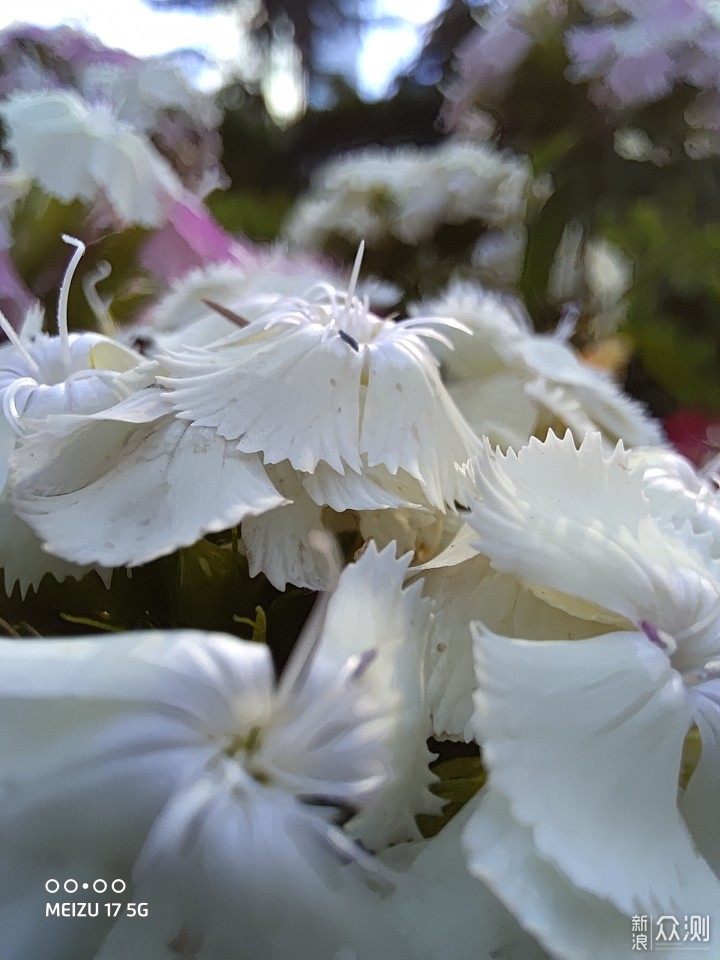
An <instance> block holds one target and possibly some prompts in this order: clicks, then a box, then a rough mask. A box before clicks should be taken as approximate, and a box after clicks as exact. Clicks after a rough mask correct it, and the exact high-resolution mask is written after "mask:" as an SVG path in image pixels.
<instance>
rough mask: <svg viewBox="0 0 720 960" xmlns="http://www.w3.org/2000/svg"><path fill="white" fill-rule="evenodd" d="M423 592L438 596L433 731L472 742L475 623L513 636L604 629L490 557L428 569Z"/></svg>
mask: <svg viewBox="0 0 720 960" xmlns="http://www.w3.org/2000/svg"><path fill="white" fill-rule="evenodd" d="M421 583H422V584H423V594H424V595H425V596H426V597H429V598H431V599H432V602H433V613H434V616H433V623H432V629H431V635H430V648H429V666H428V680H427V696H428V704H429V708H430V712H431V715H432V723H433V733H434V735H435V736H437V737H440V738H446V737H447V738H450V739H454V740H464V741H470V740H473V739H474V737H475V729H474V726H473V720H472V718H473V711H474V707H473V693H474V691H475V688H476V683H475V670H474V665H473V652H472V636H471V632H470V622H471V621H472V620H482V622H483V623H484V624H485V626H486V627H488V628H489V629H491V630H493V631H495V632H496V633H501V634H504V635H505V636H508V637H518V636H519V637H524V636H531V637H532V638H533V640H545V639H549V638H557V637H562V638H563V639H568V640H570V639H573V640H575V639H579V638H585V637H589V636H594V635H596V634H597V633H598V632H600V630H599V628H598V627H597V625H596V624H595V623H591V622H588V621H586V620H581V619H578V618H576V617H573V616H570V615H568V614H567V613H564V612H563V611H561V610H558V609H556V608H555V607H553V606H550V605H549V604H547V603H545V602H544V601H543V600H542V599H540V598H538V597H536V596H535V595H534V594H533V593H532V592H531V591H530V590H528V589H527V587H525V586H524V584H523V583H522V581H520V580H519V579H518V578H517V577H514V576H512V575H511V574H501V573H496V572H495V571H494V570H492V568H491V567H490V564H489V562H488V560H487V558H486V557H482V556H476V557H474V558H472V559H468V560H466V561H465V562H464V563H459V564H456V565H454V566H451V567H445V568H442V567H440V568H436V569H434V570H427V571H426V572H425V573H424V574H423V577H422V580H421Z"/></svg>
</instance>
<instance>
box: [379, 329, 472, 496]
mask: <svg viewBox="0 0 720 960" xmlns="http://www.w3.org/2000/svg"><path fill="white" fill-rule="evenodd" d="M425 351H426V348H425V347H424V345H422V344H419V345H416V344H414V343H405V342H403V341H401V340H400V339H399V338H388V339H385V340H379V341H378V342H376V343H374V344H372V345H371V346H370V347H369V348H368V357H369V360H368V389H367V398H366V401H365V410H364V414H363V422H362V428H361V433H360V444H361V448H362V452H363V453H364V454H365V455H366V456H367V462H368V465H369V466H371V467H373V466H375V465H377V464H383V465H384V466H385V467H387V469H388V470H389V471H390V473H396V472H397V471H398V470H405V471H406V472H407V473H409V474H410V475H411V476H413V477H415V478H416V479H417V480H419V481H420V483H422V485H423V490H424V494H425V496H426V498H427V500H428V502H429V503H430V504H431V506H434V507H437V508H439V509H443V507H444V506H445V504H452V503H453V502H454V501H459V502H460V503H465V502H466V501H467V497H468V494H469V490H470V485H469V483H468V480H467V477H466V476H465V474H464V473H463V472H462V471H461V470H460V469H458V467H459V466H462V465H463V464H464V463H465V462H466V461H467V460H468V459H469V458H470V457H471V456H473V455H474V453H475V452H476V451H477V450H478V449H479V447H480V441H479V440H478V438H477V436H476V435H475V434H474V432H473V431H472V429H471V428H470V426H469V425H468V424H467V423H466V422H465V420H464V419H463V417H462V415H461V414H460V411H459V410H458V409H457V407H456V406H455V404H454V403H453V402H452V400H451V399H450V396H449V395H448V393H447V391H446V389H445V387H444V386H443V385H442V383H441V381H440V377H439V376H438V372H437V369H436V367H435V366H434V364H433V361H432V359H431V358H430V356H429V354H428V355H427V357H426V356H425Z"/></svg>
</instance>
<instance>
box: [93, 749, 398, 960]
mask: <svg viewBox="0 0 720 960" xmlns="http://www.w3.org/2000/svg"><path fill="white" fill-rule="evenodd" d="M331 831H332V828H329V827H328V825H327V823H326V822H325V821H324V820H323V818H322V816H321V815H320V814H319V813H315V812H313V808H311V807H303V806H302V805H301V804H299V803H298V802H297V801H295V800H294V799H293V798H291V797H289V796H288V795H287V794H284V793H282V792H281V791H278V790H275V789H273V788H271V787H264V786H262V785H260V784H257V783H255V782H253V781H252V780H250V779H249V778H248V777H247V776H246V775H245V776H244V775H242V773H241V771H240V770H239V768H237V767H234V766H233V765H232V764H230V763H229V762H226V763H225V764H224V765H218V766H217V767H216V768H215V769H213V770H212V771H209V772H208V774H207V775H206V776H205V777H204V778H203V779H200V780H198V781H197V782H195V783H194V784H192V785H190V786H188V787H187V788H186V789H185V790H181V791H179V792H178V793H177V794H176V796H175V797H174V798H173V800H172V801H171V802H170V804H169V805H168V807H167V808H166V809H165V810H164V811H163V813H162V815H161V816H160V817H159V818H158V820H157V822H156V824H155V827H154V829H153V831H152V833H151V835H150V837H149V838H148V842H147V844H146V846H145V849H144V851H143V854H142V856H141V858H140V860H139V862H138V865H137V868H136V871H135V879H136V882H137V884H138V892H139V893H140V895H141V897H142V899H144V900H146V901H147V902H148V903H150V904H151V905H152V907H151V910H152V908H153V907H154V909H155V916H154V917H151V918H150V921H149V924H148V925H149V926H151V927H154V928H156V929H155V930H154V931H153V933H152V936H153V937H154V939H155V941H156V942H162V940H163V939H164V941H165V943H172V942H175V943H176V944H180V943H182V944H184V945H185V949H186V950H187V951H188V953H190V954H191V955H192V954H194V953H196V952H197V953H199V954H201V955H207V956H211V957H213V958H215V960H236V958H237V957H238V950H240V951H241V954H242V955H243V956H247V957H248V958H250V957H253V958H255V957H257V958H261V957H267V958H270V957H272V958H273V960H290V958H292V960H296V958H300V960H303V958H307V960H336V958H339V957H342V956H344V955H347V956H352V957H356V958H358V960H396V958H398V960H407V958H408V952H407V951H406V950H405V949H404V948H403V946H402V944H401V943H400V942H399V938H396V937H394V936H393V934H392V931H391V930H390V928H389V926H388V925H387V924H386V923H384V922H383V917H382V914H381V911H380V901H379V899H378V898H377V897H376V895H374V894H372V893H370V891H369V890H367V889H366V888H365V887H364V886H363V884H362V882H361V881H360V880H359V879H358V878H357V877H356V876H354V874H353V873H351V872H350V871H348V869H347V868H346V867H343V865H342V863H341V862H340V859H339V858H338V857H337V854H336V853H335V851H334V849H333V846H332V844H331V841H330V838H329V837H330V834H331ZM209 865H212V868H211V869H210V868H209ZM146 923H147V921H143V926H144V925H145V924H146ZM157 928H159V929H157ZM135 929H136V930H137V928H135ZM140 935H142V933H140ZM137 936H138V934H137V933H136V942H135V945H134V949H133V944H132V942H130V943H128V942H127V940H130V941H131V939H132V938H130V937H127V939H126V947H127V950H128V952H124V951H122V950H121V951H119V952H118V951H117V950H113V951H112V952H111V951H108V956H112V957H113V960H136V957H137ZM151 942H152V941H151ZM111 945H112V941H109V943H108V947H109V946H111ZM181 949H182V948H181ZM158 956H162V954H159V955H158Z"/></svg>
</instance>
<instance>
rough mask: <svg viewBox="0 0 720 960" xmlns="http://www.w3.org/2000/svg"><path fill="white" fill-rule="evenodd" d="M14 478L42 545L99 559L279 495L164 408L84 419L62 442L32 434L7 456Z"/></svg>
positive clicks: (16, 499) (131, 556) (137, 558)
mask: <svg viewBox="0 0 720 960" xmlns="http://www.w3.org/2000/svg"><path fill="white" fill-rule="evenodd" d="M13 484H14V487H13V494H12V496H13V505H14V507H15V510H16V512H17V513H18V515H19V516H20V517H21V518H22V519H23V520H25V521H26V522H27V523H29V524H30V526H31V527H32V528H33V530H34V531H35V532H36V533H37V534H38V536H39V537H40V538H41V539H42V540H43V541H44V542H45V545H46V549H47V550H49V551H50V552H51V553H55V554H57V555H58V556H62V557H65V558H66V559H70V560H73V561H74V562H77V563H101V564H104V565H105V566H122V565H128V566H137V565H139V564H142V563H147V562H148V561H150V560H153V559H155V558H156V557H160V556H164V555H165V554H168V553H172V551H173V550H176V549H177V548H178V547H182V546H188V545H189V544H192V543H195V542H196V541H197V540H199V539H200V537H202V536H203V535H204V534H206V533H209V532H213V531H218V530H225V529H228V528H229V527H233V526H235V525H236V524H238V523H239V522H240V521H241V520H243V519H244V518H245V517H247V516H250V515H253V514H257V513H262V512H263V511H265V510H270V509H272V508H273V507H276V506H278V505H279V504H282V503H284V502H285V499H284V498H283V497H282V496H281V495H280V494H279V493H278V492H277V491H276V490H275V488H274V487H273V485H272V484H271V482H270V480H269V479H268V477H267V475H266V473H265V470H264V468H263V466H262V464H261V463H260V461H259V458H258V457H253V456H244V455H242V454H239V453H237V452H236V451H235V450H233V449H232V446H231V445H230V444H228V443H227V442H226V441H224V440H223V439H222V438H220V437H218V436H217V434H216V433H215V432H214V431H212V430H208V429H206V428H200V427H193V426H191V425H190V424H189V423H187V422H184V421H181V420H177V419H175V418H174V417H173V416H166V417H163V418H160V419H158V420H156V421H154V422H151V423H141V424H139V425H138V424H128V423H126V422H122V421H120V422H112V421H109V420H104V421H94V422H86V423H85V424H84V425H81V426H80V427H79V428H78V429H77V430H76V431H75V432H74V433H73V434H71V435H69V436H66V437H64V438H63V439H62V443H61V444H60V443H58V442H54V443H52V442H49V438H48V437H47V435H44V434H42V433H41V434H36V435H34V436H33V437H31V438H30V439H29V440H28V441H27V442H25V443H23V444H21V445H20V446H19V447H18V449H17V450H16V451H15V453H14V455H13Z"/></svg>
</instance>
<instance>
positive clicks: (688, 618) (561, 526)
mask: <svg viewBox="0 0 720 960" xmlns="http://www.w3.org/2000/svg"><path fill="white" fill-rule="evenodd" d="M476 465H477V475H476V478H475V479H476V482H477V484H478V487H479V489H480V493H481V497H482V499H480V500H478V501H477V502H476V503H475V504H474V505H473V508H472V512H471V513H470V515H469V516H468V522H469V523H470V524H471V525H472V526H473V527H474V528H475V529H476V530H477V532H478V540H477V544H476V545H477V546H478V549H480V550H482V552H483V553H485V554H486V555H487V556H488V557H490V560H491V563H492V565H493V566H494V567H495V568H496V569H498V570H502V571H505V572H511V573H516V574H517V575H518V576H520V577H522V578H523V579H524V580H526V581H527V582H528V583H530V584H535V585H538V586H540V587H545V588H548V589H550V590H554V591H558V592H559V593H564V594H567V595H569V596H571V597H574V598H580V599H582V600H583V601H587V602H589V603H591V604H595V605H597V606H598V607H602V608H604V609H605V610H609V611H612V612H614V613H616V614H618V615H620V616H622V617H625V618H626V619H627V620H628V621H630V622H631V623H633V624H637V623H639V622H640V621H642V620H647V621H649V622H651V623H653V624H654V625H655V626H656V627H657V628H659V629H662V630H665V631H666V632H667V633H669V634H670V635H671V636H673V637H675V639H676V640H678V639H680V638H682V639H683V645H682V647H681V648H680V650H679V651H678V658H679V659H678V660H677V661H676V662H677V664H678V665H679V666H681V667H684V660H685V659H687V661H688V663H689V664H690V665H693V664H694V665H695V666H698V660H702V663H705V661H706V660H707V659H708V658H709V656H711V655H713V653H712V651H713V649H714V650H717V634H716V631H715V630H714V628H713V623H715V622H716V621H717V618H718V615H719V611H720V607H718V596H719V595H720V565H718V564H717V563H716V562H713V561H712V559H711V558H710V557H709V554H708V550H709V547H708V546H706V545H705V544H704V541H702V540H700V539H698V538H695V539H692V538H690V539H688V538H687V537H685V535H684V534H681V533H679V532H678V531H675V530H673V529H672V527H671V526H670V525H669V524H667V523H665V522H663V521H661V520H659V519H657V518H655V517H653V516H652V514H651V511H650V507H649V503H648V500H647V498H646V497H645V495H644V490H643V485H644V472H643V469H642V468H641V467H640V466H639V465H637V464H636V465H635V466H633V465H631V464H630V462H629V460H628V456H627V454H626V453H625V451H624V450H623V449H622V447H621V446H618V447H617V448H616V450H615V451H614V453H613V454H612V455H611V456H608V455H607V454H606V453H605V452H604V450H603V442H602V438H601V435H600V434H599V433H593V434H589V435H588V436H587V437H586V438H585V439H584V441H583V443H582V444H581V446H580V448H579V449H578V450H576V449H575V445H574V443H573V439H572V435H571V434H570V433H567V434H566V435H565V437H564V438H563V439H562V440H559V439H558V438H557V437H555V435H554V434H552V433H551V434H550V435H549V436H548V438H547V440H545V441H544V442H543V443H541V442H539V441H538V440H535V439H533V440H531V441H530V442H529V444H528V445H527V446H526V447H524V448H523V449H522V450H520V451H519V453H518V454H517V455H516V454H515V453H513V452H512V451H510V452H509V453H508V454H507V455H502V454H492V453H491V452H490V451H489V449H486V450H485V452H484V453H483V454H481V456H480V457H479V458H478V460H477V464H476ZM573 612H574V611H573ZM578 613H579V611H578ZM708 651H709V652H708Z"/></svg>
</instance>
